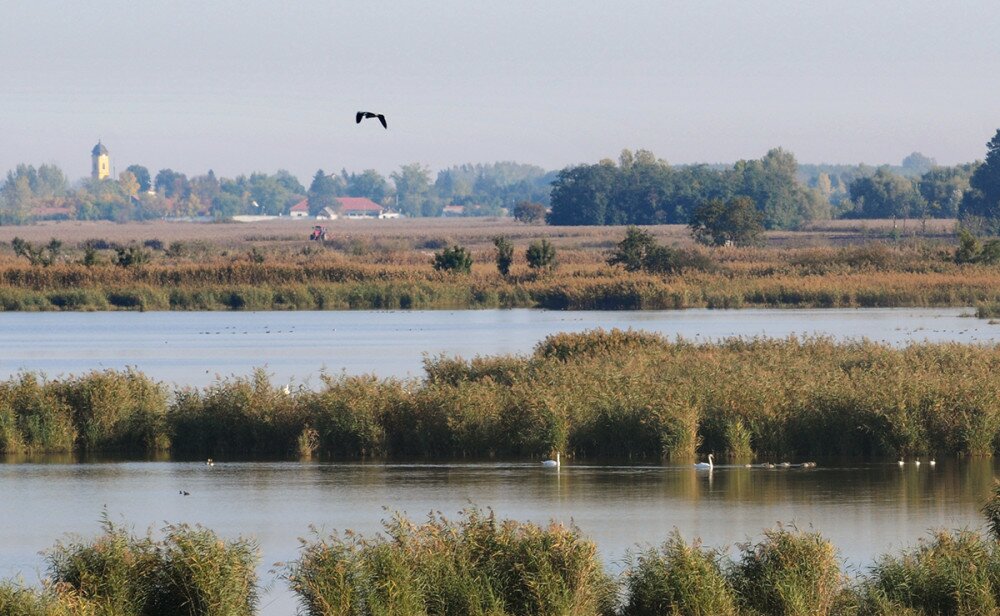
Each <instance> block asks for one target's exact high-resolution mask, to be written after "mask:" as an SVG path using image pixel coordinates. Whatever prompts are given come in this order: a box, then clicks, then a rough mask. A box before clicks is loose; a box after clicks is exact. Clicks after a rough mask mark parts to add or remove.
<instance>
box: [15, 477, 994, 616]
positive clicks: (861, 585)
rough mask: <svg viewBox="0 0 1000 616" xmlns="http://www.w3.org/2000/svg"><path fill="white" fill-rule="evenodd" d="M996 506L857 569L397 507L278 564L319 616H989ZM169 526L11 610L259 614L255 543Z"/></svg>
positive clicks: (815, 554) (761, 548)
mask: <svg viewBox="0 0 1000 616" xmlns="http://www.w3.org/2000/svg"><path fill="white" fill-rule="evenodd" d="M998 510H1000V488H995V489H994V494H993V496H992V498H991V500H990V501H989V502H988V503H987V504H986V507H985V508H984V512H985V513H986V516H987V521H988V522H989V527H990V532H989V534H987V535H984V534H980V533H978V532H975V531H971V530H961V531H952V532H946V531H937V532H935V533H934V534H933V535H932V536H931V537H930V538H929V539H926V540H924V541H922V542H921V543H920V544H919V545H918V546H916V547H914V548H909V549H906V550H903V551H902V552H901V553H898V554H887V555H884V556H881V557H879V558H878V559H877V560H876V562H875V564H874V565H873V566H871V567H870V568H869V569H868V570H867V571H865V572H863V573H861V574H860V575H857V576H854V577H851V576H849V575H847V574H846V573H845V572H844V571H843V570H842V569H841V566H840V560H839V556H838V552H837V550H836V548H835V546H833V545H832V544H831V543H830V542H829V541H827V540H826V539H825V538H824V537H823V536H822V535H821V534H820V533H818V532H812V531H809V532H807V531H801V530H798V529H796V528H794V527H782V526H779V527H777V528H774V529H770V530H766V531H764V533H763V535H762V536H761V537H760V539H759V540H757V541H752V542H747V543H746V544H742V545H740V546H739V549H738V551H737V552H736V554H735V556H733V557H731V556H728V555H727V551H725V550H716V549H708V548H705V547H702V545H701V543H700V541H694V542H692V543H688V542H686V541H685V540H684V539H683V538H682V537H681V536H680V534H679V533H677V532H676V531H675V532H674V533H672V534H671V535H670V536H669V537H668V538H667V539H666V541H664V542H663V543H662V544H661V545H660V546H658V547H650V548H645V549H642V548H639V549H636V550H633V551H632V552H631V554H630V555H629V557H628V558H627V561H626V566H625V569H624V571H623V572H622V573H621V574H620V575H618V576H611V575H609V574H607V573H606V571H605V568H604V566H603V563H602V562H601V560H600V557H599V555H598V553H597V549H596V546H595V545H594V543H593V542H592V541H591V540H589V539H588V538H587V537H586V536H585V535H584V534H583V533H582V531H581V530H580V529H578V528H576V527H575V526H568V527H567V526H564V525H562V524H558V523H551V524H549V525H548V526H544V527H542V526H538V525H535V524H531V523H521V522H517V521H513V520H498V519H497V518H496V517H495V516H494V515H493V514H492V512H484V511H481V510H478V509H475V508H470V509H469V510H466V511H465V512H463V515H462V516H461V517H460V518H459V519H457V520H451V519H446V518H444V517H443V516H442V515H441V514H431V515H430V516H429V518H428V519H427V521H426V522H424V523H414V522H412V521H410V520H408V519H406V518H404V517H401V516H395V517H393V518H392V519H391V520H389V521H388V522H386V523H385V529H384V533H383V534H379V535H374V536H370V537H365V536H361V535H357V534H353V533H347V534H344V535H332V536H329V537H325V536H320V535H313V536H312V537H311V538H310V539H307V540H303V542H302V548H301V553H300V557H299V558H298V559H297V560H296V561H294V562H292V563H290V564H288V565H279V567H280V569H279V571H278V574H279V575H280V576H281V577H282V578H283V579H284V580H285V581H287V582H288V584H289V586H290V587H291V589H292V591H293V592H294V593H295V594H296V595H297V597H298V599H299V602H300V605H301V609H302V613H303V614H307V615H309V616H375V615H389V614H392V615H394V616H411V615H412V616H449V615H461V616H467V615H468V616H487V615H488V616H507V615H510V616H659V615H661V614H675V615H678V616H680V615H692V616H695V615H698V616H709V615H711V616H716V615H721V616H759V615H788V616H807V615H808V616H817V615H819V616H825V615H830V616H889V615H895V614H909V615H913V616H923V615H927V616H930V615H941V614H948V615H951V614H954V615H964V614H968V615H985V614H995V613H997V610H998V609H1000V543H998V539H1000V537H998V536H997V534H996V530H997V521H998V520H997V511H998ZM163 534H164V538H163V539H161V540H154V539H153V538H152V537H151V536H149V535H147V536H144V537H137V536H135V535H132V534H131V533H129V532H126V531H124V530H122V529H121V528H117V527H115V526H113V525H112V524H110V523H108V522H105V524H104V533H103V534H102V535H101V536H99V537H98V538H96V539H94V540H92V541H89V542H88V541H74V542H69V543H59V544H57V545H56V547H55V548H54V549H53V550H51V551H50V552H49V555H48V562H49V578H48V579H47V580H46V582H45V584H44V586H43V588H42V589H40V590H39V589H32V588H26V587H24V586H22V585H20V584H18V583H15V582H10V581H8V582H2V583H0V614H2V615H8V614H10V615H18V616H33V615H35V614H38V615H46V616H57V615H63V614H66V615H69V614H74V615H81V614H87V615H89V614H108V615H115V616H118V615H132V614H134V615H136V616H144V615H150V616H152V615H160V614H182V615H189V616H197V615H205V616H245V615H249V614H253V613H254V609H255V606H256V603H257V579H256V576H255V573H254V563H255V562H256V558H257V551H256V548H255V545H254V543H253V542H252V541H248V540H245V539H239V540H235V541H228V542H227V541H223V540H221V539H219V538H218V537H216V536H215V535H214V533H212V532H211V531H209V530H207V529H204V528H199V527H189V526H168V527H167V528H166V529H164V530H163ZM651 539H652V538H651Z"/></svg>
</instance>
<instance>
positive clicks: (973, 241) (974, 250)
mask: <svg viewBox="0 0 1000 616" xmlns="http://www.w3.org/2000/svg"><path fill="white" fill-rule="evenodd" d="M955 262H956V263H983V264H986V265H996V264H997V263H1000V240H997V239H992V240H987V241H986V242H985V243H980V242H979V240H978V239H977V238H976V236H975V235H973V234H972V233H970V232H969V230H968V229H964V228H961V229H959V230H958V249H957V250H956V251H955Z"/></svg>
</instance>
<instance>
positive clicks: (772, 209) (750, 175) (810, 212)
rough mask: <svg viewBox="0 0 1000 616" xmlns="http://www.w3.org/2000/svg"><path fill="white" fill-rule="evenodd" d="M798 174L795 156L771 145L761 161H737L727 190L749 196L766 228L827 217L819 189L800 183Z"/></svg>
mask: <svg viewBox="0 0 1000 616" xmlns="http://www.w3.org/2000/svg"><path fill="white" fill-rule="evenodd" d="M797 174H798V162H797V161H796V160H795V156H794V155H793V154H792V153H791V152H788V151H786V150H783V149H782V148H774V149H772V150H770V151H768V153H767V154H765V155H764V157H763V158H761V159H760V160H742V161H739V162H737V163H736V164H735V165H734V166H733V171H732V179H731V185H730V191H731V194H734V195H743V196H747V197H750V199H752V200H753V202H754V203H755V204H756V206H757V208H758V209H759V210H760V211H761V213H762V214H763V218H762V222H763V225H764V226H765V227H766V228H768V229H790V228H794V227H797V226H799V225H801V224H802V223H804V222H807V221H809V220H816V219H822V218H829V216H830V205H829V202H828V201H827V200H825V199H823V197H822V196H821V195H820V194H819V192H818V191H816V190H814V189H810V188H808V187H807V186H804V185H802V184H801V183H799V181H798V180H797V177H796V176H797Z"/></svg>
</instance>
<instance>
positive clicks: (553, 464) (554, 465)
mask: <svg viewBox="0 0 1000 616" xmlns="http://www.w3.org/2000/svg"><path fill="white" fill-rule="evenodd" d="M542 466H546V467H552V468H559V452H558V451H557V452H556V459H555V460H542Z"/></svg>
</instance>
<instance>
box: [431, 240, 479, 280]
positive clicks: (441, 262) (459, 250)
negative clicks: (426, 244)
mask: <svg viewBox="0 0 1000 616" xmlns="http://www.w3.org/2000/svg"><path fill="white" fill-rule="evenodd" d="M434 269H436V270H439V271H445V272H459V273H463V274H468V273H469V272H471V271H472V255H470V254H469V251H468V250H466V249H465V248H463V247H462V246H458V245H455V246H452V247H450V248H445V249H444V250H442V251H441V252H439V253H437V254H435V255H434Z"/></svg>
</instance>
